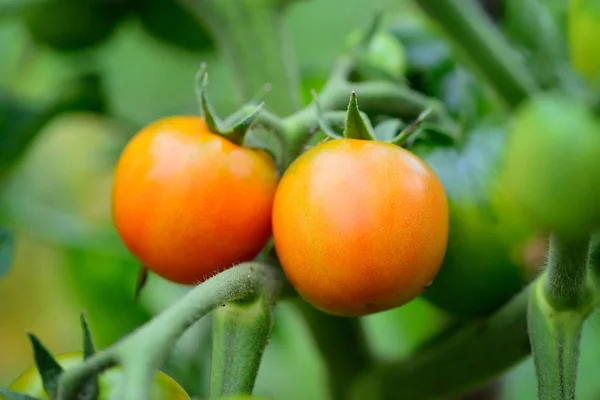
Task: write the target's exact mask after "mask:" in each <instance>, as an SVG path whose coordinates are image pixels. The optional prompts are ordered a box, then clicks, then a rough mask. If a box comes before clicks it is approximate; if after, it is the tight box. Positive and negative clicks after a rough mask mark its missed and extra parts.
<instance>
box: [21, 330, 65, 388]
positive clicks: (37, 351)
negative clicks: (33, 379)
mask: <svg viewBox="0 0 600 400" xmlns="http://www.w3.org/2000/svg"><path fill="white" fill-rule="evenodd" d="M28 335H29V339H30V340H31V345H32V347H33V356H34V358H35V364H36V366H37V368H38V371H40V376H41V378H42V383H43V385H44V390H45V391H46V393H48V395H49V396H50V397H51V398H56V395H57V393H58V380H59V378H60V375H61V374H62V373H63V369H62V367H61V366H60V364H58V361H56V359H55V358H54V356H53V355H52V354H51V353H50V352H49V351H48V349H46V347H45V346H44V345H43V344H42V342H40V340H39V339H38V338H37V337H36V336H35V335H34V334H33V333H28Z"/></svg>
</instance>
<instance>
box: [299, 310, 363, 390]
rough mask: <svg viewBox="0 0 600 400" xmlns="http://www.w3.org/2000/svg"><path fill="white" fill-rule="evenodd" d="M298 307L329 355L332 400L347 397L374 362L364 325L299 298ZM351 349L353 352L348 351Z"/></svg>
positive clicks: (321, 347) (324, 352) (325, 352)
mask: <svg viewBox="0 0 600 400" xmlns="http://www.w3.org/2000/svg"><path fill="white" fill-rule="evenodd" d="M297 306H298V309H299V310H300V312H301V313H302V315H303V316H304V319H305V320H306V321H307V323H308V325H309V326H313V327H318V329H314V330H313V335H314V336H315V339H316V345H317V347H318V348H319V350H320V351H321V353H322V354H324V355H325V356H326V357H327V360H326V362H327V364H328V366H329V370H328V376H327V378H328V382H329V388H330V391H331V396H332V397H331V398H332V399H340V400H341V399H347V398H348V397H347V396H348V390H349V388H350V386H351V384H352V382H354V379H356V378H357V377H358V376H359V375H360V374H361V373H362V372H364V371H365V369H367V368H368V367H369V366H370V365H371V357H370V353H369V349H368V345H367V341H366V338H365V334H364V331H363V329H362V325H361V323H360V320H359V319H358V318H345V317H333V316H330V315H327V314H323V313H321V312H315V311H314V308H313V307H312V306H311V305H309V304H307V303H305V302H304V301H302V300H301V299H298V301H297ZM348 349H352V351H348Z"/></svg>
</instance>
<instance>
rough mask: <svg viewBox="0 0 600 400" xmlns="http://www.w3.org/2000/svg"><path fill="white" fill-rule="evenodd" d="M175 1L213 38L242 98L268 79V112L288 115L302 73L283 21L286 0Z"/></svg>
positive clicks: (295, 103)
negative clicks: (186, 8)
mask: <svg viewBox="0 0 600 400" xmlns="http://www.w3.org/2000/svg"><path fill="white" fill-rule="evenodd" d="M178 1H180V2H181V3H182V4H184V5H185V6H186V7H188V8H189V9H190V11H191V12H192V14H193V15H195V16H196V17H197V18H198V19H199V20H200V21H201V22H202V23H203V24H204V25H205V26H206V28H207V29H208V30H209V31H210V32H211V34H212V35H213V36H214V39H215V41H216V43H217V47H218V49H219V52H220V54H222V55H223V56H224V58H225V61H226V62H227V63H228V65H229V67H230V68H231V70H232V71H233V74H234V79H235V82H236V87H237V88H238V89H239V91H240V93H239V94H240V95H241V96H242V98H243V99H244V100H245V99H249V98H251V97H252V96H253V95H254V94H255V93H256V92H258V91H260V90H261V89H262V88H263V87H264V85H265V84H266V83H270V84H271V87H272V92H271V93H270V94H269V96H268V98H267V99H266V104H267V106H268V107H269V108H270V109H271V110H272V111H274V112H275V113H276V114H278V115H286V114H289V113H291V112H293V111H295V110H297V109H298V108H299V107H300V104H301V103H300V73H299V71H298V66H297V63H296V62H295V57H294V54H293V46H292V45H291V44H290V43H289V38H288V34H287V32H286V30H285V27H284V24H283V21H282V15H283V10H284V6H285V4H286V3H288V2H289V1H287V0H286V1H282V0H234V1H226V2H223V1H220V0H202V1H200V0H178Z"/></svg>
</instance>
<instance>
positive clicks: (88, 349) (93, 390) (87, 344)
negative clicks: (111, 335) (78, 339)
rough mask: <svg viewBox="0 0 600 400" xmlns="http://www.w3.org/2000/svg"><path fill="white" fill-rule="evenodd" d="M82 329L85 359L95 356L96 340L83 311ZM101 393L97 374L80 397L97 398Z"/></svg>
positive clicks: (90, 399) (94, 399) (88, 399)
mask: <svg viewBox="0 0 600 400" xmlns="http://www.w3.org/2000/svg"><path fill="white" fill-rule="evenodd" d="M81 330H82V331H83V359H84V360H85V359H88V358H90V357H91V356H93V355H94V353H95V352H96V349H95V346H94V340H93V339H92V332H91V331H90V327H89V324H88V322H87V317H86V316H85V313H81ZM99 393H100V383H99V382H98V375H97V374H95V375H94V377H93V378H92V379H90V380H89V381H87V382H86V384H85V385H84V386H83V388H82V389H81V392H80V395H79V399H80V400H96V399H97V398H98V394H99Z"/></svg>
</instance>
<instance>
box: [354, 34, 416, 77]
mask: <svg viewBox="0 0 600 400" xmlns="http://www.w3.org/2000/svg"><path fill="white" fill-rule="evenodd" d="M364 35H365V32H364V31H361V30H356V31H354V32H352V33H350V35H349V36H348V39H347V42H348V46H349V47H354V46H356V45H358V44H359V43H360V42H361V41H362V40H363V37H364ZM357 55H358V63H359V66H358V67H359V73H361V75H364V76H363V78H368V77H369V76H370V74H371V71H369V70H372V71H374V70H377V71H380V72H383V73H384V74H386V75H388V76H390V77H391V78H393V79H396V80H399V79H401V78H402V77H403V76H404V74H405V72H406V53H405V51H404V47H403V46H402V44H401V43H400V42H399V41H398V40H397V39H396V38H395V37H394V36H393V35H392V34H391V33H389V32H386V31H379V32H377V33H375V35H374V36H373V38H372V39H371V41H370V43H369V45H368V47H367V48H366V50H359V51H358V53H357ZM361 64H362V67H364V68H363V70H362V71H361ZM366 68H368V69H369V70H367V69H366Z"/></svg>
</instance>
